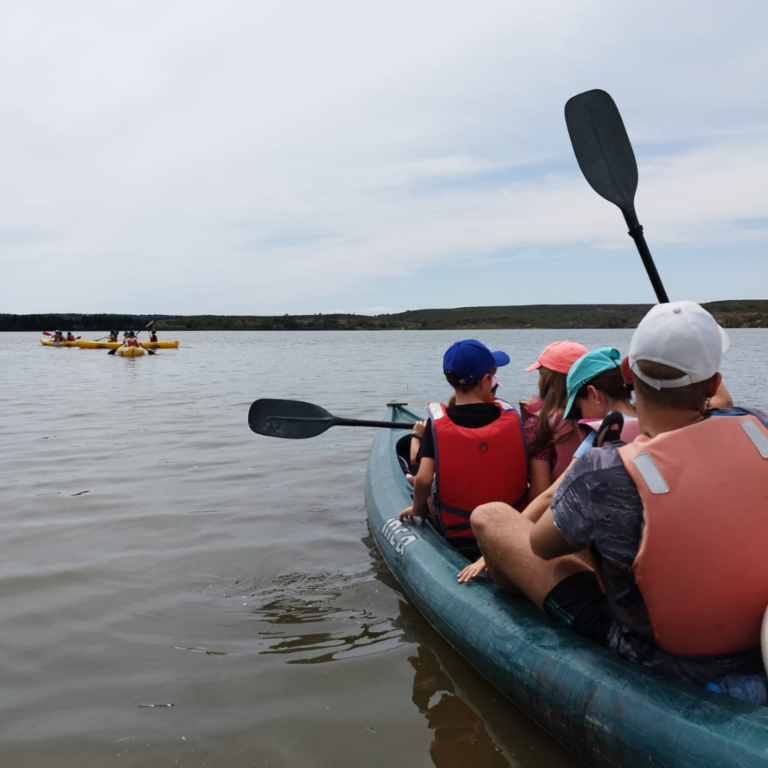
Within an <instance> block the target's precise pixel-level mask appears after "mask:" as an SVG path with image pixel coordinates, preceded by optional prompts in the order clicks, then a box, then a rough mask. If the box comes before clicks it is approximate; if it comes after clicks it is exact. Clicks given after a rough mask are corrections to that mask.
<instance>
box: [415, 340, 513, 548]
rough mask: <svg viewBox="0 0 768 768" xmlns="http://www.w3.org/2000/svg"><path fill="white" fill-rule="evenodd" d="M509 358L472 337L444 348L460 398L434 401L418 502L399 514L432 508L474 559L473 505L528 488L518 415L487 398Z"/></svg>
mask: <svg viewBox="0 0 768 768" xmlns="http://www.w3.org/2000/svg"><path fill="white" fill-rule="evenodd" d="M508 363H509V355H507V354H506V353H505V352H491V350H489V349H488V347H486V346H485V345H484V344H481V343H480V342H479V341H476V340H475V339H466V340H464V341H458V342H456V343H455V344H454V345H453V346H451V347H450V349H448V351H447V352H446V353H445V356H444V358H443V372H444V374H445V378H446V379H447V380H448V383H449V384H450V385H451V386H452V387H453V389H454V391H455V396H456V404H455V405H452V406H447V407H446V406H444V405H443V404H442V403H430V404H429V415H430V418H429V421H428V422H427V427H426V429H425V431H424V434H423V436H422V439H421V442H422V446H421V452H420V455H421V460H420V463H419V469H418V473H417V474H416V478H415V481H414V491H413V504H412V506H410V507H408V508H406V509H404V510H403V512H402V513H401V514H400V519H401V520H405V519H406V518H410V517H421V518H426V517H427V516H428V515H429V516H430V518H431V520H432V523H433V524H434V525H435V527H436V528H437V530H439V531H440V532H441V533H442V535H443V536H444V537H445V538H446V539H447V540H448V541H449V542H450V544H451V545H452V546H453V547H454V548H455V549H457V550H458V551H460V552H462V554H464V555H465V556H466V557H468V558H469V559H475V558H477V557H478V556H479V551H478V549H477V542H476V541H475V539H474V536H473V535H472V530H471V528H470V525H469V515H470V513H471V511H472V509H474V507H476V506H477V505H478V504H480V503H483V502H482V501H479V499H482V500H483V501H491V500H495V499H502V498H503V499H505V500H506V501H507V502H508V503H509V504H511V505H514V504H519V503H520V502H521V501H522V500H523V499H524V498H525V495H526V492H527V488H528V461H527V455H526V449H525V439H524V437H523V430H522V424H521V420H520V415H519V414H518V413H517V411H516V410H515V409H514V408H512V406H509V405H506V406H505V405H502V404H501V403H499V402H490V403H489V402H485V401H486V399H487V398H489V397H490V394H491V389H492V388H493V386H494V383H495V382H494V375H495V373H496V368H497V366H502V365H507V364H508ZM433 481H434V482H433ZM433 489H434V491H433ZM430 493H431V509H430V505H429V502H428V500H430ZM515 514H517V513H515Z"/></svg>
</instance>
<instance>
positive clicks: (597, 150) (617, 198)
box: [565, 89, 637, 212]
mask: <svg viewBox="0 0 768 768" xmlns="http://www.w3.org/2000/svg"><path fill="white" fill-rule="evenodd" d="M565 122H566V125H567V126H568V134H569V135H570V137H571V144H572V145H573V151H574V153H575V155H576V160H577V161H578V163H579V167H580V168H581V172H582V173H583V174H584V178H585V179H586V180H587V181H588V182H589V185H590V186H591V187H592V189H594V190H595V192H597V194H598V195H600V196H601V197H604V198H605V199H606V200H608V201H610V202H611V203H613V204H614V205H617V206H618V207H619V208H620V209H621V210H622V211H625V212H626V211H634V208H635V192H636V191H637V162H636V160H635V153H634V152H633V151H632V144H630V142H629V136H627V129H626V128H625V127H624V123H623V121H622V119H621V115H620V114H619V110H618V107H617V106H616V104H615V102H614V101H613V99H612V98H611V97H610V96H609V95H608V94H607V93H606V92H605V91H601V90H599V89H596V90H594V91H585V92H584V93H580V94H578V96H574V97H572V98H570V99H568V101H567V102H566V105H565Z"/></svg>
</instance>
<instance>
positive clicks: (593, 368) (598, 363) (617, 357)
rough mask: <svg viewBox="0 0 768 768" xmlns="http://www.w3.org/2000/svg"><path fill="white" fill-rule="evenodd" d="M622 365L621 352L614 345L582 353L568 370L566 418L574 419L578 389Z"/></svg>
mask: <svg viewBox="0 0 768 768" xmlns="http://www.w3.org/2000/svg"><path fill="white" fill-rule="evenodd" d="M620 366H621V352H619V350H618V349H615V348H614V347H600V348H599V349H593V350H592V351H591V352H587V354H586V355H582V356H581V357H580V358H579V359H578V360H577V361H576V362H575V363H574V364H573V365H572V366H571V370H570V371H568V378H567V379H566V380H565V386H566V387H567V389H568V404H567V405H566V406H565V418H566V419H572V418H573V416H572V415H571V410H572V409H573V403H574V401H575V400H576V395H577V394H578V391H579V390H580V389H581V388H582V387H583V386H584V385H585V384H589V382H590V381H592V379H594V378H595V376H597V375H599V374H601V373H604V372H605V371H610V370H611V369H612V368H619V367H620Z"/></svg>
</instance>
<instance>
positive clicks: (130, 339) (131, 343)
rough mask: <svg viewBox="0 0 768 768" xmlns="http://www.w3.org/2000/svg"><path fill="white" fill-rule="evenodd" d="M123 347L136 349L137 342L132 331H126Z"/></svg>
mask: <svg viewBox="0 0 768 768" xmlns="http://www.w3.org/2000/svg"><path fill="white" fill-rule="evenodd" d="M123 346H126V347H138V346H140V345H139V340H138V338H137V337H136V334H135V333H134V332H133V331H128V336H127V337H126V339H125V341H124V342H123Z"/></svg>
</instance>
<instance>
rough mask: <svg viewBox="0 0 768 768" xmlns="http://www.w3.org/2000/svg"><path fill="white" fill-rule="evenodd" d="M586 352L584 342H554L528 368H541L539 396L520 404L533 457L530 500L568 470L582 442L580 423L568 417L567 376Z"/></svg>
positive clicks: (539, 369) (531, 369) (530, 452)
mask: <svg viewBox="0 0 768 768" xmlns="http://www.w3.org/2000/svg"><path fill="white" fill-rule="evenodd" d="M586 352H587V348H586V347H585V346H584V345H583V344H578V343H576V342H573V341H554V342H552V343H551V344H549V345H548V346H546V347H545V348H544V350H543V351H542V353H541V355H539V359H538V360H537V361H536V362H535V363H534V364H533V365H529V366H528V367H527V368H526V369H525V370H526V371H533V370H536V369H538V371H539V396H538V397H533V398H528V399H526V400H523V401H521V403H520V412H521V414H522V417H523V425H524V427H525V437H526V440H527V441H528V451H529V454H530V458H531V489H530V492H529V495H528V499H529V501H532V500H533V499H535V498H536V497H537V496H538V495H539V494H540V493H541V492H542V491H544V490H545V489H546V488H548V487H549V486H550V485H551V484H552V483H553V482H554V481H555V480H557V478H558V477H560V475H562V474H563V472H565V469H566V467H567V466H568V464H570V461H571V459H572V458H573V453H574V451H575V450H576V448H578V446H579V443H580V442H581V438H580V436H579V433H578V430H577V428H576V422H575V421H572V420H571V419H567V418H565V404H566V401H567V399H568V396H567V391H566V377H567V375H568V371H570V369H571V366H572V365H573V364H574V363H575V362H576V360H578V359H579V358H580V357H581V356H582V355H584V354H586Z"/></svg>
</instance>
